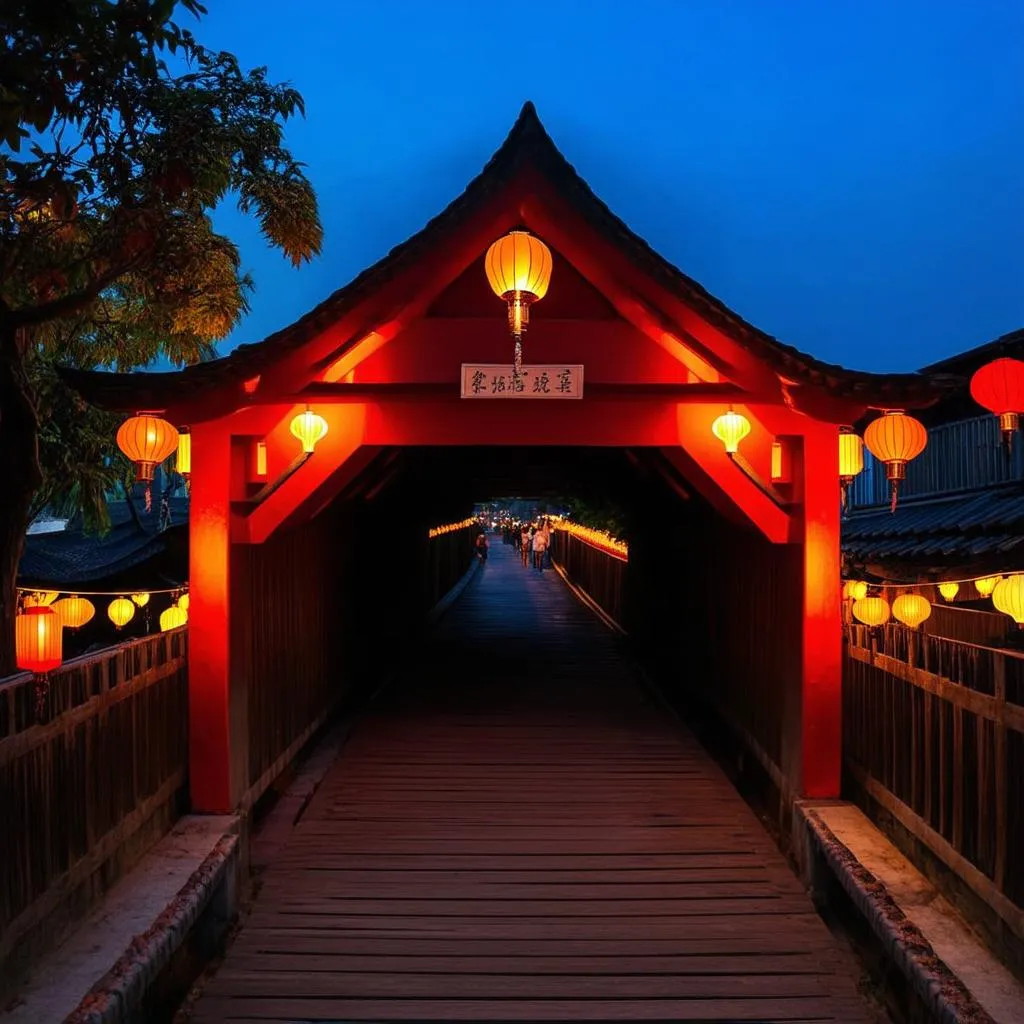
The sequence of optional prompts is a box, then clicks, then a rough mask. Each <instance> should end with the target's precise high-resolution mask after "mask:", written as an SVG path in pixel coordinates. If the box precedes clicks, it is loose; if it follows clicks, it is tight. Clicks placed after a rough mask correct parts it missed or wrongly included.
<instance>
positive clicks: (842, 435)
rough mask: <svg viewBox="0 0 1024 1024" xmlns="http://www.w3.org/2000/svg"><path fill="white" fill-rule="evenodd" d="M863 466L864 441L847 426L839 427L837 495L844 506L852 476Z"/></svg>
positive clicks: (844, 506)
mask: <svg viewBox="0 0 1024 1024" xmlns="http://www.w3.org/2000/svg"><path fill="white" fill-rule="evenodd" d="M863 468H864V442H863V441H862V440H861V439H860V435H859V434H855V433H854V432H853V431H852V430H850V428H849V427H840V428H839V497H840V501H841V503H842V506H843V508H846V496H847V492H848V491H849V489H850V484H851V482H852V481H853V478H854V477H855V476H856V475H857V474H858V473H859V472H860V471H861V470H862V469H863Z"/></svg>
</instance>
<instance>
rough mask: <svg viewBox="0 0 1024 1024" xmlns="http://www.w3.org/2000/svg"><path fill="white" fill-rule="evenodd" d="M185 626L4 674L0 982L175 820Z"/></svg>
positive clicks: (183, 748)
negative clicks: (44, 673)
mask: <svg viewBox="0 0 1024 1024" xmlns="http://www.w3.org/2000/svg"><path fill="white" fill-rule="evenodd" d="M187 642H188V640H187V631H186V630H184V629H181V630H175V631H174V632H170V633H158V634H155V635H153V636H147V637H143V638H141V639H139V640H132V641H130V642H128V643H125V644H121V645H119V646H117V647H112V648H108V649H107V650H104V651H101V652H100V653H98V654H94V655H87V656H85V657H82V658H76V659H74V660H73V661H69V662H67V663H66V664H65V665H63V666H62V667H61V668H60V669H58V670H57V671H55V672H53V673H51V674H50V677H49V689H48V692H46V691H42V692H43V694H44V699H43V700H42V702H41V704H40V706H39V707H38V709H37V705H36V698H37V693H38V691H37V687H36V684H35V682H34V680H33V678H32V677H31V676H29V675H27V674H22V675H18V676H12V677H11V678H9V679H7V680H4V681H2V682H0V865H2V870H0V979H2V976H3V974H4V973H5V971H4V968H5V966H7V967H8V968H9V967H10V966H11V965H12V964H13V962H14V960H15V959H17V958H18V957H20V956H22V955H25V956H30V955H32V953H33V951H34V949H37V948H39V947H41V946H42V945H45V943H46V942H47V941H49V940H50V939H52V938H53V935H54V934H56V933H57V932H59V929H60V927H61V926H62V925H63V924H64V923H66V921H67V919H68V918H70V917H72V916H75V915H76V914H77V913H80V912H82V911H84V910H85V909H87V908H88V905H89V904H90V902H91V901H92V899H93V898H94V897H95V896H96V895H98V894H99V893H100V892H101V891H102V889H103V888H104V887H106V886H109V885H110V884H111V883H112V882H113V881H114V880H115V879H116V877H117V876H118V875H119V874H120V873H122V872H123V871H124V870H126V869H127V868H128V867H130V865H131V863H132V862H134V860H136V859H138V857H139V856H141V854H142V853H143V852H145V848H146V847H148V845H149V844H150V843H152V842H154V841H155V840H156V839H158V838H159V836H160V835H162V834H163V832H164V831H166V829H167V828H169V827H170V824H171V823H172V822H173V820H174V818H175V816H176V813H177V810H178V803H179V799H180V798H181V797H182V795H183V793H184V787H185V782H186V766H187V763H188V752H187V742H188V739H187V737H188V696H187V683H186V668H185V661H186V657H185V656H186V648H187Z"/></svg>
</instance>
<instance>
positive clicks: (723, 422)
mask: <svg viewBox="0 0 1024 1024" xmlns="http://www.w3.org/2000/svg"><path fill="white" fill-rule="evenodd" d="M711 433H713V434H714V435H715V437H717V438H718V440H719V441H721V442H722V444H724V445H725V450H726V451H727V452H729V453H730V454H735V453H736V452H737V451H738V450H739V446H740V441H742V440H743V438H745V437H746V436H747V434H749V433H750V420H748V419H747V417H746V416H743V415H742V414H740V413H738V412H733V410H732V409H730V410H729V411H728V412H726V413H722V415H721V416H719V417H718V419H716V420H715V422H714V423H712V424H711Z"/></svg>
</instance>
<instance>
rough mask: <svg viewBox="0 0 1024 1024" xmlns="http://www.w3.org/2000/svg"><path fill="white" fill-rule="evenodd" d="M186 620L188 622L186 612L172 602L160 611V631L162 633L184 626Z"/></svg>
mask: <svg viewBox="0 0 1024 1024" xmlns="http://www.w3.org/2000/svg"><path fill="white" fill-rule="evenodd" d="M186 622H188V612H187V611H185V609H184V608H179V607H178V606H177V605H176V604H172V605H171V607H170V608H165V609H164V610H163V611H162V612H161V613H160V631H161V632H162V633H166V632H168V630H171V629H177V628H178V627H179V626H184V625H185V623H186Z"/></svg>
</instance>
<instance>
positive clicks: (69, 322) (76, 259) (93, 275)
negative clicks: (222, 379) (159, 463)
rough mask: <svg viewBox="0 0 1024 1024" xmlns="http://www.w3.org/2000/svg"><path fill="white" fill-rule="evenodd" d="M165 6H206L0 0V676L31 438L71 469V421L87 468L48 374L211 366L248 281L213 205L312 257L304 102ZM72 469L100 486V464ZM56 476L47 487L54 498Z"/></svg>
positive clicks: (94, 419) (28, 498) (91, 442)
mask: <svg viewBox="0 0 1024 1024" xmlns="http://www.w3.org/2000/svg"><path fill="white" fill-rule="evenodd" d="M176 8H180V9H181V10H182V11H184V12H185V13H186V14H188V15H192V16H194V17H196V18H199V17H201V16H202V15H203V14H205V9H204V8H203V7H202V6H201V4H200V3H199V2H198V0H47V2H45V3H39V2H36V0H20V2H19V0H0V30H2V32H3V39H4V50H5V56H4V60H3V61H2V62H0V170H2V175H3V178H2V184H0V479H2V481H3V487H4V492H5V500H4V502H2V503H0V674H3V673H4V672H6V671H10V670H11V669H12V668H13V662H14V649H13V647H14V645H13V625H14V614H15V608H16V596H15V595H16V590H15V584H16V578H17V567H18V562H19V560H20V557H21V552H22V549H23V546H24V537H25V531H26V529H27V527H28V522H29V517H30V515H31V510H32V507H33V496H34V495H36V494H37V491H38V490H39V488H40V485H41V484H42V483H43V473H42V469H41V466H40V446H41V445H42V449H43V452H44V453H45V454H46V455H48V456H49V457H50V468H51V470H52V468H53V466H55V465H56V466H57V467H58V470H59V466H60V458H65V459H69V460H73V461H74V465H75V466H76V467H78V468H79V469H80V470H81V469H82V467H84V465H85V464H84V463H83V462H79V461H77V455H76V454H75V453H74V452H68V451H65V452H64V453H63V456H61V455H60V449H59V445H60V443H61V438H62V436H63V441H65V442H66V441H67V440H68V437H67V427H64V428H63V431H62V427H61V424H62V423H65V424H66V423H72V424H73V423H74V422H76V417H84V418H85V422H87V424H88V426H89V431H85V432H83V433H81V434H80V435H79V434H78V433H76V434H75V441H76V444H78V445H79V447H80V448H81V452H80V454H81V456H82V457H83V458H84V457H86V456H87V454H88V452H89V451H94V450H96V442H97V438H98V436H99V431H100V430H101V429H102V417H101V414H99V413H98V412H96V411H95V410H91V411H90V410H86V409H84V408H82V407H80V406H75V405H74V404H73V403H74V399H73V398H72V397H71V396H69V395H68V394H67V393H62V392H61V389H60V385H59V382H58V381H56V380H55V379H54V375H53V372H52V371H53V367H54V366H56V365H59V364H61V363H68V364H72V365H77V366H89V367H93V366H116V367H117V368H118V369H121V370H127V369H133V368H137V367H140V366H144V365H148V364H149V363H151V362H152V361H153V360H154V359H156V358H157V357H159V356H161V355H162V356H165V357H166V358H168V359H169V360H170V361H171V362H173V363H175V364H178V365H181V364H183V363H187V362H194V361H196V360H197V359H200V358H203V357H204V356H205V355H208V354H209V352H210V351H211V350H212V348H213V345H214V344H215V342H216V341H217V339H219V338H221V337H223V336H224V335H225V334H226V333H227V332H228V331H230V329H231V328H232V327H233V326H234V325H235V324H236V323H237V322H238V320H239V318H240V317H241V315H242V314H243V313H244V312H245V310H246V308H247V306H246V296H247V292H248V290H249V288H250V287H251V282H249V281H248V279H247V278H246V277H245V275H243V274H242V273H241V272H240V264H239V255H238V251H237V248H236V247H235V246H234V244H232V242H231V241H230V240H229V239H228V238H226V237H224V236H223V235H220V234H218V233H217V232H216V231H215V230H214V228H213V225H212V222H211V219H210V214H211V211H212V210H213V209H214V208H215V207H216V206H217V205H218V204H219V203H221V202H223V201H224V200H226V199H229V198H233V199H234V200H235V201H236V202H237V203H238V205H239V207H240V209H241V210H242V211H243V212H246V213H251V214H253V215H254V216H255V217H256V218H257V219H258V221H259V224H260V227H261V230H262V232H263V235H264V237H265V238H266V239H267V241H268V243H269V244H270V245H272V246H275V247H276V248H278V249H280V250H281V251H282V252H283V253H284V255H285V256H286V257H287V258H289V259H290V260H291V262H292V263H293V264H295V265H299V264H301V263H302V262H303V261H305V260H309V259H311V258H312V257H313V256H314V255H316V254H317V253H318V252H319V250H320V244H321V235H322V231H321V226H320V220H319V215H318V212H317V204H316V197H315V194H314V192H313V189H312V186H311V185H310V183H309V181H308V180H307V178H306V176H305V174H304V172H303V169H302V166H301V165H300V164H298V163H297V162H296V161H295V159H294V158H293V157H292V155H291V153H290V152H289V151H288V149H287V148H286V147H285V144H284V125H285V123H286V122H287V121H288V119H289V118H291V117H293V116H294V115H296V114H302V113H303V105H302V98H301V97H300V95H299V94H298V93H297V92H296V91H295V90H294V89H293V88H291V87H290V86H287V85H276V84H273V83H271V82H270V81H269V80H268V77H267V72H266V69H265V68H260V69H257V70H254V71H249V72H246V71H243V70H242V69H241V68H240V67H239V64H238V61H237V60H236V59H235V58H234V57H233V56H232V55H231V54H228V53H214V52H212V51H210V50H207V49H205V48H204V47H202V46H201V45H200V44H199V43H198V42H197V41H196V40H195V38H194V37H193V36H192V34H191V32H190V31H188V30H186V29H184V28H182V27H181V26H180V25H179V24H177V23H176V22H175V21H173V20H172V18H173V16H174V14H175V9H176ZM37 403H38V410H39V413H41V414H42V419H43V422H44V427H43V429H42V432H41V429H40V416H39V415H37ZM90 431H91V432H90ZM55 438H56V440H55ZM54 459H55V461H54ZM79 477H80V479H79V481H78V484H77V485H80V486H81V487H83V488H85V490H88V489H89V488H90V487H91V488H97V487H103V486H105V485H106V482H107V480H106V477H105V476H104V474H103V471H102V468H101V467H100V466H99V464H98V463H96V464H94V472H93V475H92V476H91V477H90V476H89V474H88V473H85V472H80V473H79ZM62 479H63V478H62V477H61V474H60V472H59V471H58V472H51V473H50V476H49V479H48V481H47V486H48V487H49V488H51V489H52V493H54V494H57V493H63V494H64V496H65V498H66V497H67V496H68V493H69V491H68V484H67V480H64V481H63V483H62ZM77 485H75V484H73V485H72V486H77ZM62 488H63V491H62ZM44 493H45V492H44Z"/></svg>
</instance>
